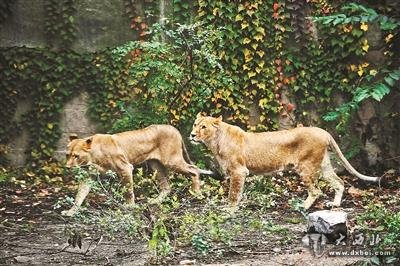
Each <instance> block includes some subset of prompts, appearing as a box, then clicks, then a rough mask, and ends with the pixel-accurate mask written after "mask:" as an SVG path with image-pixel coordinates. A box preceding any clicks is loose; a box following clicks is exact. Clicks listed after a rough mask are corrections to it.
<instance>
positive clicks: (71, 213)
mask: <svg viewBox="0 0 400 266" xmlns="http://www.w3.org/2000/svg"><path fill="white" fill-rule="evenodd" d="M76 212H77V209H76V208H74V207H72V208H71V209H69V210H64V211H62V212H61V215H62V216H66V217H72V216H74V215H75V213H76Z"/></svg>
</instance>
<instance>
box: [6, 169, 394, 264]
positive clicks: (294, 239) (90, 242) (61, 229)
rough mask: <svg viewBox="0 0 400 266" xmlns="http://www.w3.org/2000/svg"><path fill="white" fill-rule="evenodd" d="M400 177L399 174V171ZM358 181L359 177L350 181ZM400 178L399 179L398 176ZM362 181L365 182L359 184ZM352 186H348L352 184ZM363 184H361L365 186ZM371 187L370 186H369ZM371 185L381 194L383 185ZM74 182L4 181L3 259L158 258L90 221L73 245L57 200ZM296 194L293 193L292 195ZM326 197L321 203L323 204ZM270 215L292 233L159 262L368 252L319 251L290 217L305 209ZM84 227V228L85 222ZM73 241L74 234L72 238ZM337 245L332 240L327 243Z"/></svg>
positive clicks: (349, 198)
mask: <svg viewBox="0 0 400 266" xmlns="http://www.w3.org/2000/svg"><path fill="white" fill-rule="evenodd" d="M397 179H399V178H398V177H397ZM350 182H351V183H353V180H351V181H350ZM396 182H397V181H396ZM358 185H360V184H358ZM346 186H347V189H348V185H346ZM362 186H363V184H361V188H362V189H363V187H362ZM397 187H398V184H396V185H394V186H393V185H391V186H389V187H387V188H384V189H385V191H384V194H386V193H391V194H392V195H399V190H398V189H396V188H397ZM364 188H365V189H367V186H365V187H364ZM369 191H372V193H375V194H376V195H377V196H379V195H381V194H382V192H378V189H377V188H370V189H369ZM351 192H352V193H353V194H350V193H349V192H347V190H346V193H345V197H344V199H343V207H344V210H345V211H346V212H348V214H349V219H350V220H351V219H353V218H354V216H355V215H356V214H357V213H358V212H361V211H362V208H363V207H362V206H361V204H360V203H359V202H358V201H357V199H356V198H355V197H354V193H355V192H354V191H351ZM73 193H74V192H73V191H71V190H70V188H69V187H68V188H67V187H63V186H54V187H53V186H50V185H48V184H44V183H41V184H39V185H24V186H22V187H21V186H19V185H10V184H2V185H1V184H0V217H1V218H0V265H10V264H21V265H57V264H58V265H79V264H84V265H148V264H150V263H152V260H151V258H150V255H149V253H148V248H147V244H148V243H147V241H144V240H141V239H131V238H122V239H118V240H115V239H112V238H108V237H105V236H103V235H101V233H99V232H98V231H96V229H94V228H92V227H91V226H89V225H82V227H83V228H84V232H85V233H84V235H83V237H82V239H81V241H79V242H81V247H78V246H76V247H72V245H71V244H69V243H68V240H69V239H70V237H68V235H67V234H66V229H67V228H70V226H71V224H70V220H69V219H67V218H64V217H62V216H61V215H60V214H59V213H60V210H54V207H53V206H54V204H55V202H57V200H58V199H60V198H62V197H64V196H65V195H66V194H68V195H73ZM289 197H290V195H289ZM321 208H323V207H322V203H321V204H317V205H316V207H315V209H321ZM265 215H266V216H265V217H266V219H268V220H270V221H273V222H274V223H276V224H279V225H280V226H283V227H285V228H287V229H288V235H289V237H288V239H289V240H287V241H283V240H284V239H282V237H281V236H280V235H279V234H277V235H276V236H272V237H271V235H262V234H254V233H251V232H249V233H248V234H247V233H244V234H240V235H239V236H238V237H236V238H235V239H234V240H233V241H232V243H231V245H230V247H229V249H227V248H226V247H223V248H221V250H220V252H219V253H218V252H210V253H209V254H208V255H205V256H201V255H199V254H196V253H195V251H194V250H193V248H192V247H190V246H189V247H179V248H177V249H176V252H174V253H173V255H171V256H170V257H167V258H166V259H165V260H164V261H163V262H158V263H159V264H169V265H260V266H261V265H351V264H353V263H355V262H356V261H359V260H360V259H362V257H329V256H328V255H327V253H325V254H322V255H321V256H318V257H315V256H314V255H313V254H312V252H311V250H310V248H309V247H305V246H304V245H303V244H302V242H301V239H302V237H303V236H304V232H305V230H306V225H305V224H304V223H298V224H294V223H290V222H288V220H290V219H287V218H296V217H297V218H298V216H299V215H301V214H300V213H298V212H297V213H296V212H294V211H293V210H289V209H285V208H277V209H276V210H271V212H270V213H266V214H265ZM81 229H82V228H81ZM70 241H71V240H70ZM330 248H334V246H333V245H328V246H327V249H330Z"/></svg>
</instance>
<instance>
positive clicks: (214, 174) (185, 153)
mask: <svg viewBox="0 0 400 266" xmlns="http://www.w3.org/2000/svg"><path fill="white" fill-rule="evenodd" d="M182 151H183V158H184V159H185V161H186V162H187V163H189V164H191V165H194V163H193V162H192V160H191V159H190V157H189V153H188V151H187V149H186V145H185V143H184V142H183V141H182ZM198 170H199V173H200V174H202V175H208V176H210V177H212V178H214V179H217V180H224V177H223V176H222V175H221V174H219V173H218V172H214V171H211V170H204V169H200V168H198Z"/></svg>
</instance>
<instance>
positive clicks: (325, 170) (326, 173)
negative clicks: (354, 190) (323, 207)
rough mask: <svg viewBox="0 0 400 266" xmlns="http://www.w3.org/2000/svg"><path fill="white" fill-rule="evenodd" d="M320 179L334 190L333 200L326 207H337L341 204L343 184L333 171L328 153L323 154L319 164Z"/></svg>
mask: <svg viewBox="0 0 400 266" xmlns="http://www.w3.org/2000/svg"><path fill="white" fill-rule="evenodd" d="M321 171H322V177H323V178H324V179H325V180H326V181H328V182H329V184H330V186H331V187H332V188H333V189H334V190H335V198H334V200H333V202H329V203H328V205H330V206H335V207H338V206H340V203H341V202H342V196H343V191H344V182H343V180H342V179H340V178H339V177H338V176H337V175H336V173H335V171H334V170H333V167H332V164H331V160H330V158H329V153H328V152H325V155H324V159H323V160H322V163H321Z"/></svg>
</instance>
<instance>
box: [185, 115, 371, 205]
mask: <svg viewBox="0 0 400 266" xmlns="http://www.w3.org/2000/svg"><path fill="white" fill-rule="evenodd" d="M190 139H191V141H192V142H194V143H199V142H202V143H204V144H205V145H206V146H207V147H208V149H210V151H211V152H212V153H213V155H214V156H215V158H216V159H217V161H218V163H219V165H220V167H221V169H222V171H223V173H224V174H225V175H226V176H228V177H229V178H230V187H229V196H228V199H229V203H230V205H231V206H232V207H236V206H237V205H238V204H239V202H240V200H241V197H242V192H243V185H244V181H245V177H246V176H247V175H248V174H249V173H253V174H266V173H271V172H275V171H280V170H283V169H285V167H287V166H293V169H294V170H295V171H296V172H297V173H298V174H299V175H300V177H301V179H302V180H303V182H304V183H305V185H306V186H307V192H308V197H307V199H306V200H305V201H304V208H305V209H308V208H310V207H311V205H312V204H313V203H314V202H315V200H316V199H317V198H318V197H319V196H320V195H321V194H322V192H321V190H320V189H319V188H318V186H317V181H318V178H319V176H320V175H322V177H323V178H324V179H325V180H326V181H328V183H329V184H330V186H331V187H332V188H333V189H334V190H335V198H334V200H333V202H330V203H329V205H331V206H340V204H341V200H342V196H343V191H344V183H343V180H341V179H340V178H339V177H338V176H337V175H336V173H335V172H334V169H333V167H332V165H331V162H330V158H329V153H328V148H331V149H332V150H333V151H334V152H335V153H336V154H337V155H338V157H339V159H340V160H341V161H342V162H343V165H344V167H345V168H346V169H347V170H348V171H349V172H350V173H351V174H353V175H355V176H357V177H358V178H360V179H362V180H366V181H372V182H377V181H378V180H379V178H378V177H371V176H366V175H363V174H360V173H359V172H357V171H356V170H355V169H354V168H353V167H352V166H351V165H350V163H349V162H348V161H347V160H346V158H345V157H344V156H343V154H342V152H341V151H340V149H339V146H338V145H337V143H336V141H335V140H334V139H333V137H332V136H331V135H330V134H329V133H328V132H327V131H325V130H323V129H321V128H318V127H298V128H293V129H290V130H281V131H275V132H261V133H250V132H245V131H243V130H242V129H241V128H239V127H237V126H233V125H230V124H227V123H225V122H223V121H222V118H221V117H219V118H214V117H210V116H203V115H201V114H200V113H199V114H198V115H197V118H196V120H195V122H194V124H193V130H192V132H191V135H190Z"/></svg>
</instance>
